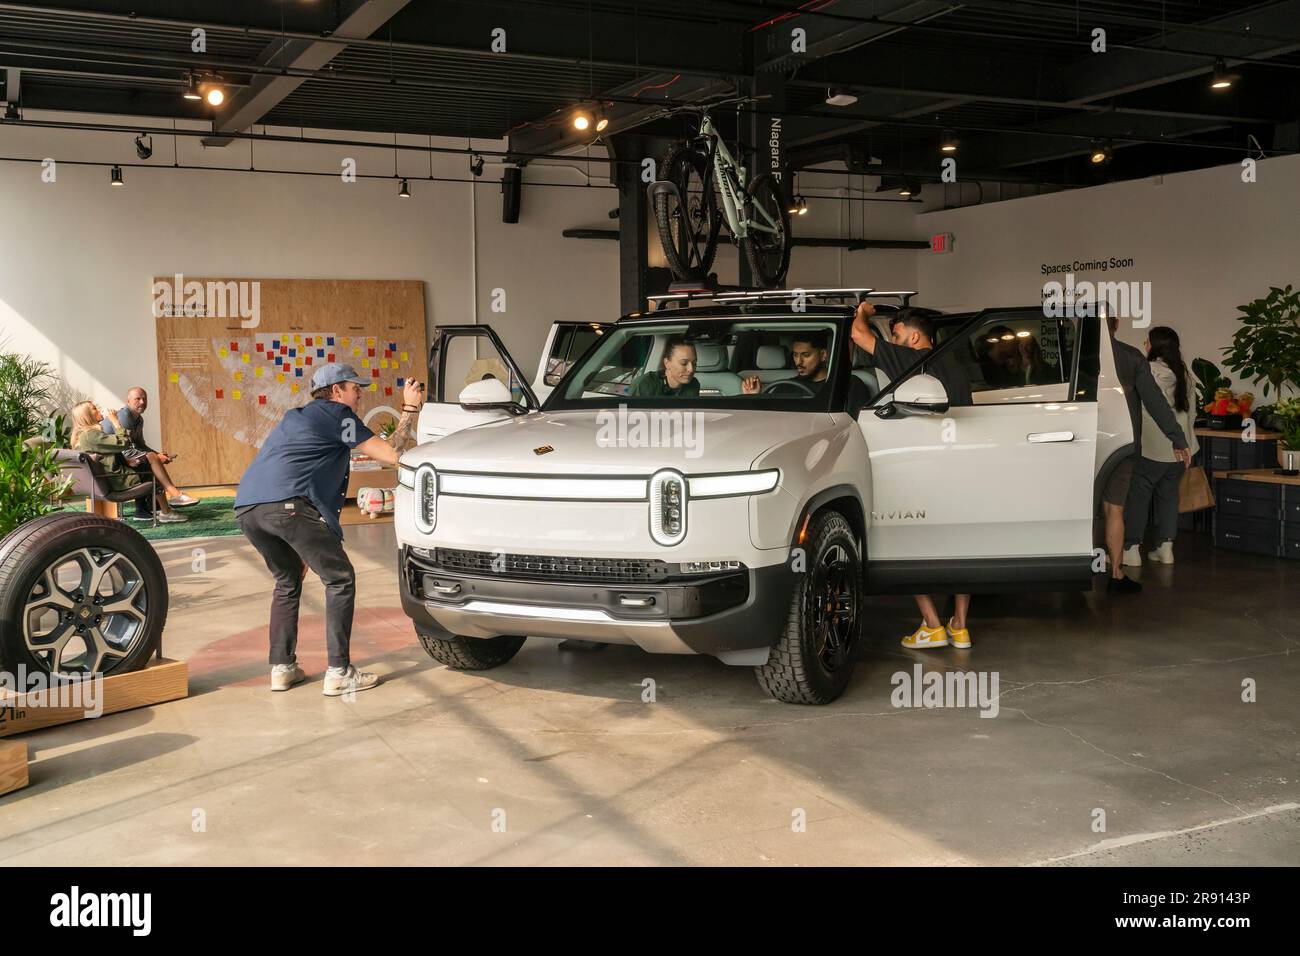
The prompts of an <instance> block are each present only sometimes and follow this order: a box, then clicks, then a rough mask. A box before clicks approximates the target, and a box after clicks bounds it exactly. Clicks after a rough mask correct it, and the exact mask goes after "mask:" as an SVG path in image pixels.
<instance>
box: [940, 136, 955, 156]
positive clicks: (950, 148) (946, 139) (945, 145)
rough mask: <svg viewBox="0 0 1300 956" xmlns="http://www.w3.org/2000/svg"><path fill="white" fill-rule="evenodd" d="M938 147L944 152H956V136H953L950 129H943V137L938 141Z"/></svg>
mask: <svg viewBox="0 0 1300 956" xmlns="http://www.w3.org/2000/svg"><path fill="white" fill-rule="evenodd" d="M939 149H940V150H942V151H943V152H945V153H955V152H957V137H955V136H953V135H952V132H951V131H950V130H944V133H943V139H941V140H940V141H939Z"/></svg>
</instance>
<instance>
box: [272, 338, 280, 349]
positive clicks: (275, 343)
mask: <svg viewBox="0 0 1300 956" xmlns="http://www.w3.org/2000/svg"><path fill="white" fill-rule="evenodd" d="M279 347H280V340H279V339H271V348H273V349H278V348H279Z"/></svg>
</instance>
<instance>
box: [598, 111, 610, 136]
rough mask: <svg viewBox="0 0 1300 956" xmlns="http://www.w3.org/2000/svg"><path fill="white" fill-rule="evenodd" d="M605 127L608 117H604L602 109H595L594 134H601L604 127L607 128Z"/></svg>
mask: <svg viewBox="0 0 1300 956" xmlns="http://www.w3.org/2000/svg"><path fill="white" fill-rule="evenodd" d="M607 126H609V117H608V116H606V115H605V111H604V110H603V109H599V108H597V110H596V132H597V133H603V132H605V127H607Z"/></svg>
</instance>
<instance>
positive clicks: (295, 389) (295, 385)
mask: <svg viewBox="0 0 1300 956" xmlns="http://www.w3.org/2000/svg"><path fill="white" fill-rule="evenodd" d="M289 391H291V392H293V394H295V395H297V394H298V383H297V382H294V383H293V384H292V385H290V386H289Z"/></svg>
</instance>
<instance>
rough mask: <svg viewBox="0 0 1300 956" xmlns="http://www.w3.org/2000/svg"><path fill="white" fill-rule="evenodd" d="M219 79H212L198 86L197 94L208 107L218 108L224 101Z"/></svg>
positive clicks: (224, 92) (224, 94) (224, 95)
mask: <svg viewBox="0 0 1300 956" xmlns="http://www.w3.org/2000/svg"><path fill="white" fill-rule="evenodd" d="M219 79H220V78H219V77H214V78H213V79H210V80H208V81H206V82H204V83H200V84H199V92H200V93H202V94H203V98H204V99H205V100H206V101H207V103H208V105H209V106H220V105H221V104H222V103H224V102H225V101H226V91H225V90H224V89H222V87H221V83H220V82H219Z"/></svg>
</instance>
